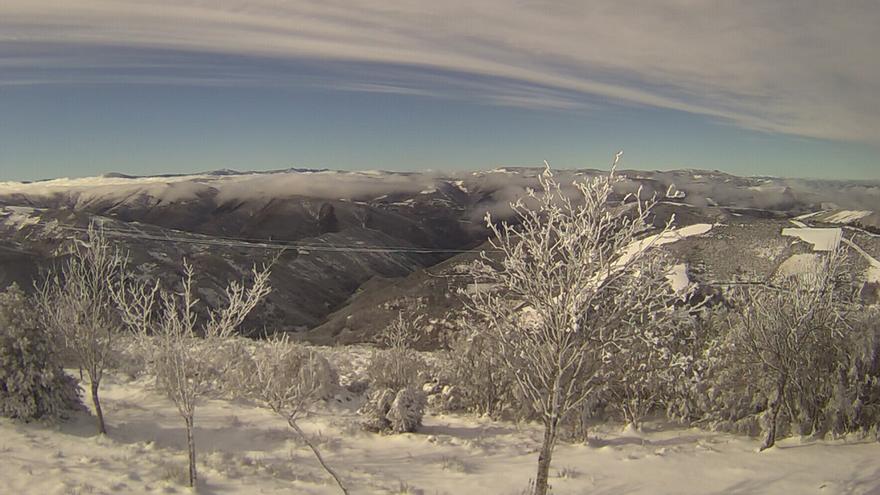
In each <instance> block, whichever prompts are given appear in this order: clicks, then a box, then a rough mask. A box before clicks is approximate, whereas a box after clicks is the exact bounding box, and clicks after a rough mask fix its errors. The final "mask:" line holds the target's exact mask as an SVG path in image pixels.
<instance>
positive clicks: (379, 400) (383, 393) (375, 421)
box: [358, 388, 395, 433]
mask: <svg viewBox="0 0 880 495" xmlns="http://www.w3.org/2000/svg"><path fill="white" fill-rule="evenodd" d="M394 396H395V394H394V391H393V390H391V389H390V388H380V389H378V390H374V391H373V392H372V393H371V394H370V396H369V397H368V398H367V402H366V403H364V405H363V406H361V408H360V409H359V410H358V414H360V415H361V416H363V420H362V421H361V426H363V428H364V429H365V430H367V431H372V432H374V433H379V432H383V431H387V430H388V429H389V428H390V426H391V422H390V421H389V420H388V418H387V417H386V416H387V415H388V411H390V410H391V403H392V402H394Z"/></svg>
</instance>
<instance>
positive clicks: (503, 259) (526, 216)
mask: <svg viewBox="0 0 880 495" xmlns="http://www.w3.org/2000/svg"><path fill="white" fill-rule="evenodd" d="M619 158H620V154H618V155H617V156H616V157H615V160H614V164H613V165H612V168H611V172H610V173H609V174H607V175H599V176H596V177H593V178H589V179H586V180H583V181H579V182H575V183H574V184H573V185H574V190H575V193H574V194H568V191H565V190H563V188H562V186H561V185H560V184H559V183H558V182H557V181H556V179H555V178H554V176H553V174H552V173H551V170H550V167H549V165H548V166H547V168H546V170H545V171H544V173H543V174H542V175H541V176H540V177H539V181H540V186H541V191H539V192H536V191H534V190H529V191H527V193H528V197H527V198H526V199H525V200H520V201H518V202H516V203H514V204H512V205H511V207H512V209H513V212H514V219H515V220H514V221H512V222H501V223H500V224H496V223H495V222H493V221H492V218H491V216H490V215H488V214H487V216H486V222H487V225H488V227H489V229H490V230H491V231H492V234H493V237H492V239H491V246H492V248H494V250H496V251H497V252H499V253H500V254H499V255H497V256H496V255H494V254H493V255H489V254H486V253H484V254H483V256H482V258H481V260H479V261H478V262H477V263H475V265H474V266H473V269H472V274H473V276H474V282H475V283H474V286H473V290H471V291H470V293H469V296H470V297H469V304H470V306H471V309H472V310H473V311H474V313H475V314H476V316H477V318H478V319H479V321H483V322H485V324H486V325H487V326H488V330H489V331H491V332H493V333H494V335H495V337H496V339H497V340H498V342H499V344H500V346H501V348H502V352H501V356H502V358H503V360H504V365H505V367H506V368H507V369H508V370H509V371H510V372H511V373H512V374H513V376H514V379H515V381H516V383H517V385H518V386H519V388H520V389H521V392H522V395H523V396H524V397H525V398H526V399H527V400H528V401H529V402H530V405H531V407H532V408H533V409H534V411H535V412H536V413H537V415H538V416H539V418H540V419H541V421H542V422H543V425H544V439H543V444H542V446H541V451H540V455H539V457H538V471H537V477H536V480H535V489H534V493H535V494H536V495H545V494H546V493H547V491H548V488H549V487H548V475H549V469H550V462H551V458H552V455H553V449H554V446H555V445H556V440H557V437H558V434H559V424H560V421H561V420H562V418H563V417H564V416H565V415H566V413H568V412H569V411H571V410H573V409H574V408H575V407H577V406H578V405H580V404H582V403H583V402H584V401H586V400H587V399H588V398H590V397H592V396H593V395H594V394H595V393H596V392H597V391H598V390H599V388H600V387H601V386H602V383H603V378H604V377H603V376H602V371H603V366H604V364H605V363H606V362H607V360H608V356H610V355H613V353H614V352H615V351H616V350H617V349H618V348H619V346H621V345H622V344H623V340H622V339H623V336H624V335H625V334H626V333H627V332H630V331H631V330H632V328H631V327H630V326H628V325H621V324H620V321H621V320H625V319H627V318H629V316H628V315H631V314H642V313H648V314H649V313H650V311H651V308H650V305H646V304H644V303H643V302H641V301H633V300H631V298H626V297H622V295H625V294H626V293H627V292H630V291H633V290H634V287H638V286H640V285H641V284H647V283H653V281H654V280H655V279H653V278H647V277H642V276H640V274H641V272H640V270H639V266H640V265H641V264H642V263H643V262H644V261H645V260H646V259H647V258H648V257H649V256H650V254H649V248H650V247H651V246H652V242H651V240H649V239H648V240H642V241H637V239H638V238H639V236H641V235H642V234H644V233H647V232H648V231H649V230H651V229H652V226H651V225H650V223H649V222H648V219H649V215H650V213H651V208H652V207H653V204H654V202H653V200H651V201H645V200H642V199H641V198H639V197H638V194H636V195H635V196H629V197H627V198H625V200H624V201H623V202H622V203H621V204H620V205H612V203H611V196H612V193H613V189H614V186H615V185H616V184H617V183H618V182H619V181H620V180H621V179H620V178H619V176H618V175H617V174H616V166H617V163H618V160H619ZM666 228H668V225H667V227H666ZM499 258H500V259H499ZM664 283H665V281H664ZM661 306H662V305H661Z"/></svg>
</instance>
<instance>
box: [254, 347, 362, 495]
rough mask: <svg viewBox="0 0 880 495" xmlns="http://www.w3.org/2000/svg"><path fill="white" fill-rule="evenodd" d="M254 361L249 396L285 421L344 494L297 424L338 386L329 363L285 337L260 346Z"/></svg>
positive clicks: (340, 480) (318, 453)
mask: <svg viewBox="0 0 880 495" xmlns="http://www.w3.org/2000/svg"><path fill="white" fill-rule="evenodd" d="M253 361H254V363H253V366H252V368H253V377H252V381H253V384H252V386H251V387H248V388H252V389H253V390H251V391H250V393H251V394H253V395H254V396H255V397H256V398H257V399H258V400H260V401H261V402H263V403H264V404H265V405H266V406H267V407H268V408H269V409H271V410H272V411H274V412H275V413H276V414H278V415H279V416H281V417H282V418H284V419H285V420H286V421H287V424H289V425H290V427H291V428H293V431H294V432H296V434H297V436H299V438H300V439H302V441H303V442H305V443H306V445H307V446H308V447H309V449H311V451H312V453H313V454H314V455H315V458H316V459H317V460H318V463H320V464H321V467H322V468H324V470H325V471H327V473H328V474H330V476H332V477H333V480H334V481H335V482H336V485H337V486H338V487H339V489H340V491H342V493H344V494H347V493H348V490H347V489H346V487H345V485H344V484H343V482H342V479H341V478H340V477H339V475H338V474H337V473H336V471H334V470H333V468H332V467H330V465H329V464H327V462H326V461H325V460H324V457H323V456H322V455H321V452H320V450H318V448H317V446H316V445H315V444H314V442H312V441H311V440H310V439H309V437H308V435H306V434H305V432H304V431H303V430H302V428H300V426H299V424H297V420H298V419H300V418H301V417H302V416H303V415H305V414H307V413H308V412H309V411H310V410H311V408H312V407H313V406H314V404H315V403H316V402H318V401H319V400H321V399H325V398H327V397H329V396H330V395H332V393H333V391H334V388H335V387H336V386H337V385H338V381H339V380H338V376H337V375H336V372H335V371H334V370H333V368H332V367H331V366H330V363H329V362H327V360H326V359H324V358H323V357H322V356H320V355H319V354H318V353H316V352H314V351H312V350H309V349H306V348H305V347H302V346H299V345H296V344H294V343H291V342H290V340H289V338H288V337H287V335H286V334H285V335H284V336H283V337H277V336H275V337H272V338H270V339H269V340H268V341H266V342H265V343H263V344H262V346H260V348H259V349H258V350H257V351H256V352H255V353H254V356H253Z"/></svg>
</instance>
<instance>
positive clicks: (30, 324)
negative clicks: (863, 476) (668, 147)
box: [0, 285, 82, 421]
mask: <svg viewBox="0 0 880 495" xmlns="http://www.w3.org/2000/svg"><path fill="white" fill-rule="evenodd" d="M56 351H57V350H56V348H55V347H54V345H53V342H52V339H51V337H50V336H49V335H48V333H47V332H46V331H45V330H44V329H43V328H42V327H41V326H40V325H39V324H38V322H37V320H36V318H35V316H34V311H33V307H32V306H31V305H30V302H29V301H28V299H27V297H25V295H24V293H23V292H22V291H21V290H20V289H19V288H18V287H17V286H15V285H13V286H12V287H10V288H9V289H7V290H6V291H4V292H2V293H0V415H3V416H6V417H10V418H15V419H20V420H24V421H29V420H34V419H58V418H63V417H64V416H65V415H66V413H67V412H69V411H71V410H73V409H77V408H81V407H82V403H81V402H80V396H79V387H78V386H77V384H76V381H75V380H74V379H73V378H72V377H70V376H68V375H66V374H65V373H64V371H63V369H62V367H61V363H60V359H59V356H58V353H57V352H56Z"/></svg>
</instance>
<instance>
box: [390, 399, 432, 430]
mask: <svg viewBox="0 0 880 495" xmlns="http://www.w3.org/2000/svg"><path fill="white" fill-rule="evenodd" d="M424 413H425V394H424V393H422V392H421V391H419V390H414V389H411V388H405V389H403V390H399V391H398V392H397V395H396V396H395V397H394V401H393V402H392V403H391V408H390V409H389V410H388V414H387V415H386V417H387V418H388V421H389V422H390V423H391V425H390V426H391V431H392V432H394V433H408V432H413V431H416V428H418V427H419V426H421V425H422V416H423V415H424Z"/></svg>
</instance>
